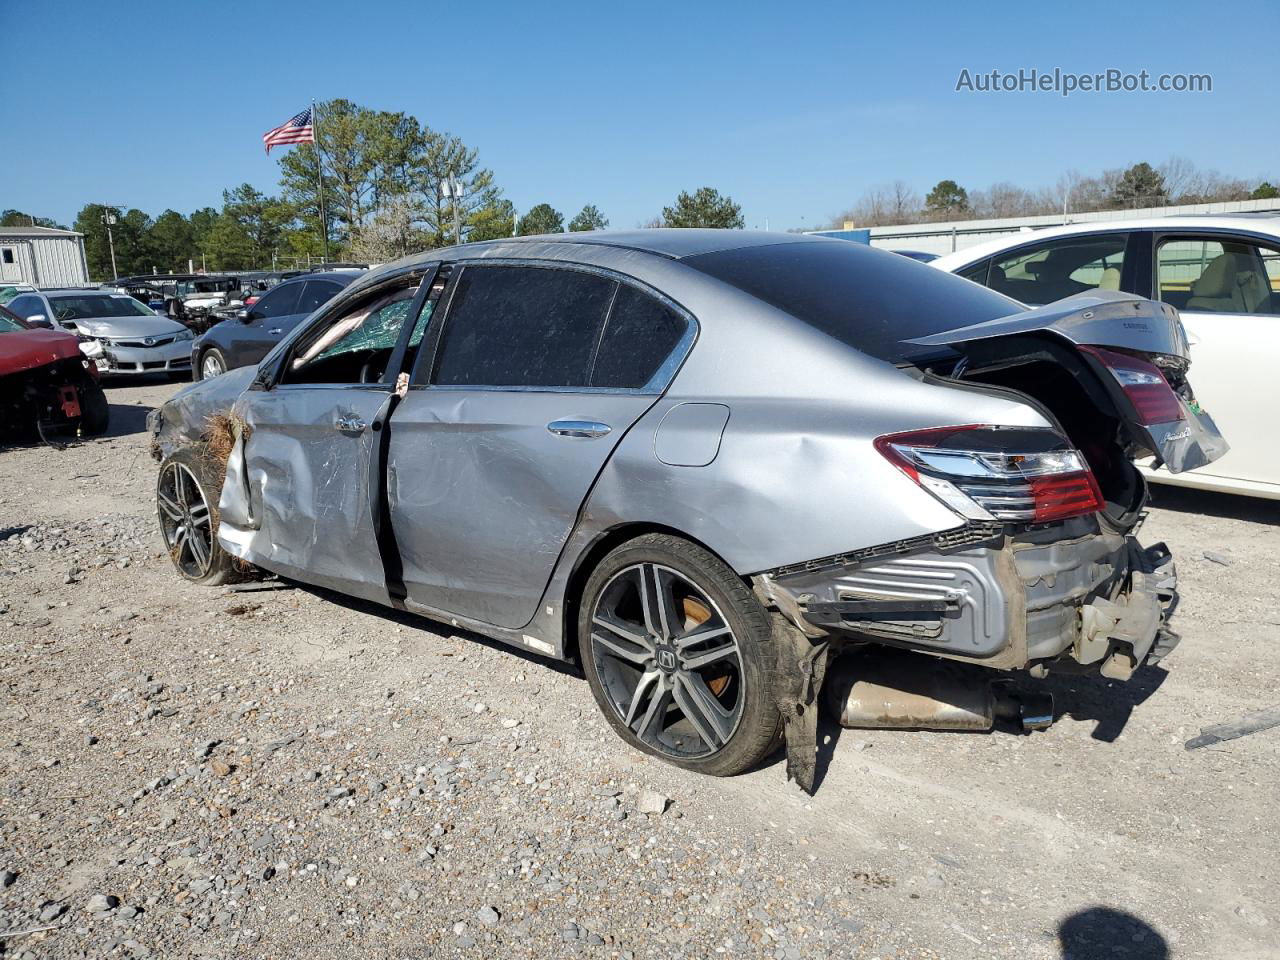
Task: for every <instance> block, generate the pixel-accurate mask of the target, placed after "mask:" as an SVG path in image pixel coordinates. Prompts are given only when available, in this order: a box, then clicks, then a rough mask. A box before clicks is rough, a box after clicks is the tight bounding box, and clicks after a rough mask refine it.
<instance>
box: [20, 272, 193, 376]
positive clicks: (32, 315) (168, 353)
mask: <svg viewBox="0 0 1280 960" xmlns="http://www.w3.org/2000/svg"><path fill="white" fill-rule="evenodd" d="M9 309H10V310H12V311H13V312H14V313H16V314H18V315H19V316H20V317H22V318H23V319H25V320H26V321H27V322H28V323H33V324H36V325H37V326H43V327H48V328H50V329H53V330H62V331H65V332H67V333H74V334H76V336H78V337H79V338H80V351H81V352H82V353H83V354H84V355H85V356H86V357H88V358H89V359H90V360H92V361H93V362H94V363H95V364H96V365H97V368H98V372H99V373H101V374H104V375H111V374H136V373H168V374H175V375H176V374H185V373H188V372H189V371H190V370H191V340H192V333H191V331H190V330H188V329H187V328H186V327H184V326H183V325H182V324H180V323H178V322H177V321H176V320H170V319H169V318H168V317H163V316H161V315H160V314H158V313H156V312H155V311H154V310H152V309H151V308H150V307H148V306H146V305H145V304H142V303H139V302H138V301H137V300H135V299H134V298H133V297H131V296H129V295H128V294H126V293H113V292H110V291H104V290H96V289H79V288H68V289H60V290H35V291H31V292H29V293H24V294H21V295H20V296H18V297H15V298H14V299H13V301H12V302H11V303H10V304H9Z"/></svg>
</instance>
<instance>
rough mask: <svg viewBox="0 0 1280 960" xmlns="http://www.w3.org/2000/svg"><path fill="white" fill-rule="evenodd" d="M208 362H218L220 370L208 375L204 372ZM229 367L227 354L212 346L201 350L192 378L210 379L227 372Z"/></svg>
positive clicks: (192, 371)
mask: <svg viewBox="0 0 1280 960" xmlns="http://www.w3.org/2000/svg"><path fill="white" fill-rule="evenodd" d="M206 362H212V363H213V364H216V365H217V366H218V367H220V368H221V370H220V372H219V373H211V374H210V375H209V376H207V377H206V376H205V372H204V368H205V364H206ZM227 369H228V367H227V358H226V355H225V354H224V353H223V352H222V351H221V350H219V349H218V348H217V347H210V348H209V349H208V350H203V351H201V353H200V358H199V362H198V363H197V365H196V366H195V367H193V368H192V370H191V379H192V380H210V379H212V378H213V377H215V376H221V374H223V373H226V372H227Z"/></svg>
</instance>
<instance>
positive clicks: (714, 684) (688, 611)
mask: <svg viewBox="0 0 1280 960" xmlns="http://www.w3.org/2000/svg"><path fill="white" fill-rule="evenodd" d="M680 606H681V609H682V610H683V611H684V628H685V630H686V631H688V630H692V629H694V628H695V627H700V626H702V624H704V623H706V622H707V621H708V620H710V619H711V608H710V607H708V606H707V605H706V604H705V603H703V602H702V601H701V600H699V599H698V598H697V597H685V598H684V599H683V600H682V601H681V602H680ZM727 686H729V674H728V673H722V674H721V675H720V676H718V677H715V678H713V679H710V680H707V689H708V690H710V691H711V692H712V693H713V694H715V695H716V696H717V697H718V696H720V695H721V694H722V693H724V691H725V687H727Z"/></svg>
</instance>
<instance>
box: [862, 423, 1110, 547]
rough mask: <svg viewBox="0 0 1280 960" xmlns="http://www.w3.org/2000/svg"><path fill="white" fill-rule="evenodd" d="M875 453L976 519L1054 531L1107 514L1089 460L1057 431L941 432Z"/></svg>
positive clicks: (902, 439)
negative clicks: (1057, 524) (1054, 525)
mask: <svg viewBox="0 0 1280 960" xmlns="http://www.w3.org/2000/svg"><path fill="white" fill-rule="evenodd" d="M875 447H876V449H877V450H879V451H880V453H881V454H882V455H883V456H884V457H885V458H886V459H888V460H889V461H890V462H891V463H893V464H894V465H895V466H896V467H898V468H899V469H900V470H902V472H903V473H905V474H906V475H907V476H909V477H910V478H911V479H912V480H914V481H915V482H916V483H918V484H920V486H922V487H924V488H925V489H926V490H928V491H929V492H930V493H931V494H933V495H934V496H935V497H937V498H938V499H939V500H941V501H942V502H943V503H945V504H946V505H947V506H949V507H951V508H952V509H953V510H955V511H956V512H957V513H959V514H960V515H961V516H965V517H969V518H970V519H974V520H991V519H998V520H1013V521H1021V522H1024V523H1048V522H1050V521H1053V520H1064V519H1066V518H1067V517H1077V516H1081V515H1082V514H1088V513H1094V512H1096V511H1098V510H1101V509H1102V507H1103V499H1102V493H1101V491H1100V490H1099V489H1098V484H1097V481H1095V480H1094V477H1093V472H1092V471H1091V470H1090V469H1089V467H1088V465H1087V464H1086V463H1085V459H1084V457H1083V456H1082V455H1081V453H1080V451H1078V450H1076V449H1075V448H1074V447H1072V446H1071V445H1070V444H1069V443H1067V441H1066V440H1064V439H1063V438H1062V437H1061V436H1059V435H1058V434H1057V433H1056V432H1054V431H1053V430H1044V429H1033V428H1025V427H993V426H984V425H977V424H973V425H966V426H959V427H939V428H934V429H932V430H918V431H913V432H911V433H893V434H888V435H886V436H883V437H877V438H876V441H875Z"/></svg>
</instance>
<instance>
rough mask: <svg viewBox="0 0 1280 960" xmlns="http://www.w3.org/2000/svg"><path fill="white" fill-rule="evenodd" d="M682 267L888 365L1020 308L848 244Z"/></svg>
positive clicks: (825, 243) (823, 243) (704, 259)
mask: <svg viewBox="0 0 1280 960" xmlns="http://www.w3.org/2000/svg"><path fill="white" fill-rule="evenodd" d="M682 262H683V263H686V264H688V265H690V266H692V267H695V268H696V269H698V270H701V271H702V272H703V273H706V274H708V275H710V276H712V277H715V278H716V279H717V280H722V281H724V282H725V283H728V284H730V285H732V286H735V287H737V288H738V289H739V290H742V291H744V292H746V293H749V294H751V295H752V296H753V297H756V298H758V299H760V300H763V301H764V302H765V303H768V304H770V305H772V306H774V307H777V308H778V309H779V310H783V311H785V312H787V313H789V314H791V315H792V316H794V317H795V318H796V319H798V320H801V321H802V322H804V323H807V324H809V326H811V327H814V328H816V329H818V330H820V331H822V332H823V333H825V334H827V335H828V336H831V337H834V338H835V339H837V340H839V341H840V342H841V343H845V344H848V345H849V346H851V347H854V348H855V349H857V350H861V351H862V352H863V353H867V354H870V355H871V356H873V357H879V358H880V359H882V360H889V361H891V362H898V361H902V360H908V359H911V358H913V357H922V356H927V355H936V354H937V353H938V348H937V347H920V346H916V345H915V344H911V343H906V342H905V341H907V340H912V339H914V338H916V337H927V336H929V335H930V334H934V333H942V332H943V331H946V330H952V329H954V328H956V327H963V326H967V325H969V324H971V323H982V322H983V321H985V320H994V319H995V318H996V317H1007V316H1009V315H1010V314H1014V313H1018V312H1020V311H1021V310H1022V309H1023V307H1022V305H1021V304H1018V303H1015V302H1013V301H1012V300H1009V299H1008V298H1007V297H1002V296H1000V295H999V294H998V293H994V292H993V291H991V290H988V289H986V288H985V287H979V286H977V285H975V284H972V283H965V282H964V281H962V280H960V279H959V278H958V277H954V276H952V275H951V274H949V273H945V272H943V271H942V270H937V269H935V268H933V267H930V266H927V265H925V264H923V263H917V262H916V261H914V260H911V259H908V258H907V257H900V256H898V255H897V254H896V253H888V252H886V251H883V250H874V249H872V248H870V247H866V246H863V245H862V244H859V243H851V242H850V241H848V240H815V241H813V242H811V243H779V244H770V245H767V246H759V247H746V248H740V249H736V250H721V251H717V252H715V253H704V254H700V255H698V256H696V257H686V258H685V259H684V260H683V261H682Z"/></svg>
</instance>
